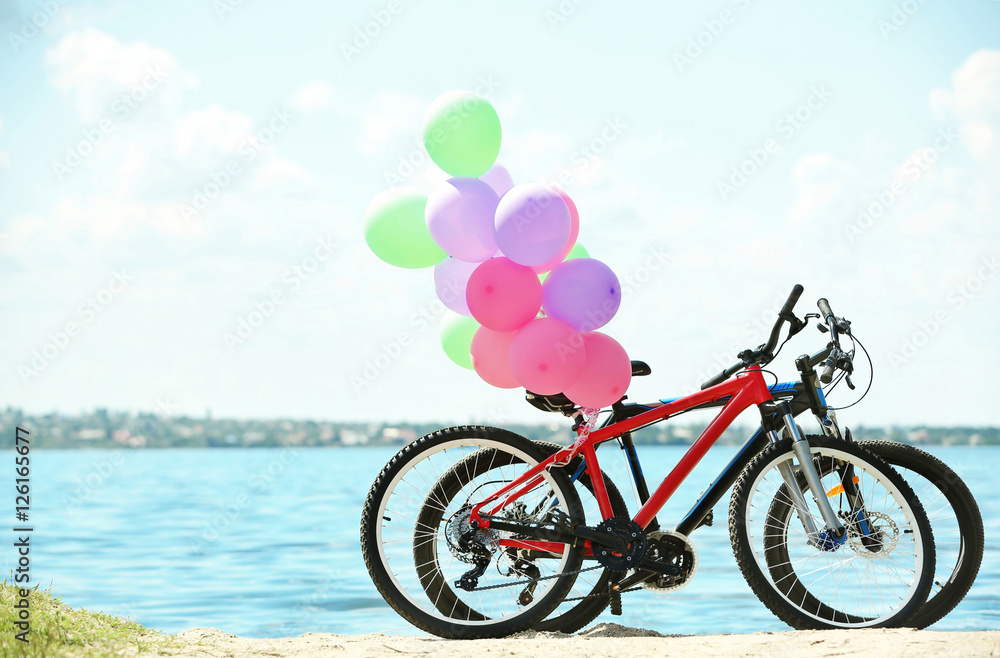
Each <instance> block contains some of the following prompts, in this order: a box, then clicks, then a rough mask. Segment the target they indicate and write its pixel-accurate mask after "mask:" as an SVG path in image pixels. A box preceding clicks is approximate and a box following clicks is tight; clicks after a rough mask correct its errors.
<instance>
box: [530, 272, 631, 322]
mask: <svg viewBox="0 0 1000 658" xmlns="http://www.w3.org/2000/svg"><path fill="white" fill-rule="evenodd" d="M621 303H622V290H621V286H620V285H619V283H618V277H617V276H615V273H614V272H613V271H611V268H610V267H608V266H607V265H605V264H604V263H602V262H601V261H599V260H597V259H596V258H574V259H573V260H568V261H566V262H565V263H560V264H559V265H558V266H556V268H555V269H554V270H552V271H551V272H549V275H548V276H547V277H545V285H544V286H543V287H542V308H543V309H544V310H545V315H547V316H549V317H553V318H559V319H560V320H562V321H564V322H566V323H568V324H569V325H570V326H571V327H573V328H574V329H576V330H577V331H593V330H594V329H598V328H600V327H603V326H604V325H606V324H607V323H608V322H610V321H611V318H613V317H615V313H617V312H618V307H619V306H621Z"/></svg>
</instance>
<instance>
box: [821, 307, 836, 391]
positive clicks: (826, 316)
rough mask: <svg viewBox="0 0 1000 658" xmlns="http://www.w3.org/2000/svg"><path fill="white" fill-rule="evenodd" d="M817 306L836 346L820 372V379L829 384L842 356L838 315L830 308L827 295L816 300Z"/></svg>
mask: <svg viewBox="0 0 1000 658" xmlns="http://www.w3.org/2000/svg"><path fill="white" fill-rule="evenodd" d="M816 306H818V307H819V312H820V313H822V314H823V321H824V322H826V326H827V328H828V329H829V330H830V341H831V342H832V343H833V347H834V349H833V350H832V351H831V353H830V355H829V356H828V357H827V359H826V361H825V362H824V363H823V370H822V372H820V374H819V380H820V381H821V382H823V383H824V384H829V383H830V382H831V381H833V371H834V370H835V369H836V366H837V359H838V358H839V356H840V336H839V335H838V332H839V329H838V327H837V316H836V315H834V314H833V309H831V308H830V302H828V301H827V300H826V297H821V298H820V299H819V300H818V301H817V302H816Z"/></svg>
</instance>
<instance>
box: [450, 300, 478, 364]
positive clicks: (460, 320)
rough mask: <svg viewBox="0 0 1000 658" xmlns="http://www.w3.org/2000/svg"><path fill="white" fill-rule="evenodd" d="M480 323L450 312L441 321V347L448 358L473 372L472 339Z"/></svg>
mask: <svg viewBox="0 0 1000 658" xmlns="http://www.w3.org/2000/svg"><path fill="white" fill-rule="evenodd" d="M477 329H479V323H478V322H476V321H475V320H473V319H472V318H468V317H466V316H464V315H459V314H458V313H452V312H451V311H448V312H446V313H445V316H444V318H443V319H442V320H441V347H443V348H444V353H445V354H447V355H448V358H449V359H451V360H452V361H454V362H455V363H457V364H458V365H460V366H462V367H463V368H468V369H469V370H472V369H473V368H472V337H473V336H475V335H476V330H477Z"/></svg>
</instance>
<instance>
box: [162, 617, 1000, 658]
mask: <svg viewBox="0 0 1000 658" xmlns="http://www.w3.org/2000/svg"><path fill="white" fill-rule="evenodd" d="M172 639H174V640H176V641H177V642H178V643H179V644H180V645H181V646H180V648H179V649H163V650H161V654H162V655H174V656H201V657H203V658H204V657H206V656H219V657H220V658H221V657H226V658H230V657H238V656H257V657H259V656H296V657H300V658H306V657H309V658H312V657H319V656H399V655H401V654H403V655H406V654H425V655H431V656H469V655H472V656H480V655H482V656H532V657H537V656H545V657H546V658H560V657H562V656H618V655H620V656H630V657H631V656H651V657H652V656H657V657H662V656H671V658H680V657H686V656H692V657H695V656H698V657H701V656H772V657H782V656H788V657H789V658H792V657H796V658H798V657H799V656H878V657H879V658H895V657H899V658H903V657H906V658H910V657H912V656H935V657H938V658H943V657H945V656H1000V631H981V632H965V633H956V632H940V631H917V630H912V629H893V630H889V629H875V630H858V631H839V630H838V631H788V632H781V633H755V634H752V635H686V636H685V635H673V636H666V635H662V634H660V633H657V632H656V631H650V630H644V629H638V628H629V627H626V626H620V625H617V624H598V625H596V626H594V627H591V628H589V629H585V630H583V631H581V632H580V633H577V634H576V635H563V634H560V633H532V632H528V633H521V634H519V635H516V636H514V637H511V638H505V639H503V640H465V641H462V640H440V639H435V638H429V637H415V636H409V635H382V634H370V635H332V634H329V633H306V634H304V635H302V636H300V637H283V638H270V639H249V638H244V637H239V636H236V635H231V634H229V633H225V632H223V631H220V630H217V629H214V628H194V629H191V630H188V631H184V632H183V633H179V634H177V635H175V636H172Z"/></svg>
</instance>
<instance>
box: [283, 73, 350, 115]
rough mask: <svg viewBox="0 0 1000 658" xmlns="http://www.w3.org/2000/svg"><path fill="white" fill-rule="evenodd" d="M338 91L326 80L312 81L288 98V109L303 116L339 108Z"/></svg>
mask: <svg viewBox="0 0 1000 658" xmlns="http://www.w3.org/2000/svg"><path fill="white" fill-rule="evenodd" d="M338 94H339V92H338V90H337V88H336V87H334V86H333V85H332V84H330V83H329V82H328V81H326V80H318V79H317V80H310V81H309V82H306V83H304V84H303V85H302V86H300V87H299V88H298V89H296V90H295V91H294V92H292V95H291V96H290V97H289V98H288V107H290V108H292V109H293V110H294V111H296V112H301V113H303V114H306V113H310V112H322V111H323V110H329V109H332V108H334V107H336V106H337V97H338Z"/></svg>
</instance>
